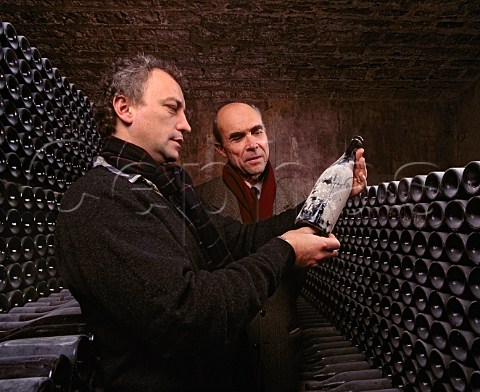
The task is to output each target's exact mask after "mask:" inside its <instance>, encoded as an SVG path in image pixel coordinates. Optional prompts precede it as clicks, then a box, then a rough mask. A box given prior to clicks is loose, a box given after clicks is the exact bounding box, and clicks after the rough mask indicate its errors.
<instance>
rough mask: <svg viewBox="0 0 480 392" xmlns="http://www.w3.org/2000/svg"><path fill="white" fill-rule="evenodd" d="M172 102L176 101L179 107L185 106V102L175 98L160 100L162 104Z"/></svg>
mask: <svg viewBox="0 0 480 392" xmlns="http://www.w3.org/2000/svg"><path fill="white" fill-rule="evenodd" d="M171 101H174V102H175V103H176V104H177V105H178V106H183V102H182V101H180V100H179V99H177V98H175V97H167V98H163V99H161V100H160V102H161V103H162V104H166V103H169V102H171Z"/></svg>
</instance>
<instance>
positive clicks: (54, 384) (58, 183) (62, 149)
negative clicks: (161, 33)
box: [0, 21, 99, 391]
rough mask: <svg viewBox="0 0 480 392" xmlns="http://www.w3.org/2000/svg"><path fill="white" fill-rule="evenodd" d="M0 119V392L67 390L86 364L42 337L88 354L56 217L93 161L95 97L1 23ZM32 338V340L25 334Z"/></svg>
mask: <svg viewBox="0 0 480 392" xmlns="http://www.w3.org/2000/svg"><path fill="white" fill-rule="evenodd" d="M0 125H1V128H0V178H1V181H0V313H4V314H0V357H1V358H2V359H1V360H0V389H1V390H20V389H21V390H37V389H38V390H42V391H43V390H45V391H47V390H48V391H49V390H70V389H69V388H70V387H71V386H72V385H73V384H72V383H73V382H74V381H72V380H74V379H75V377H74V368H75V366H77V365H80V363H79V362H78V361H76V360H72V358H73V357H71V356H70V357H69V358H68V359H70V360H71V361H70V362H71V366H70V367H69V366H64V365H65V360H66V359H67V358H65V356H67V357H68V356H69V355H67V352H61V350H63V349H64V348H65V345H59V349H58V350H57V351H55V349H53V348H52V347H55V344H54V343H53V341H54V340H55V339H53V340H52V342H50V343H48V342H46V340H45V339H47V337H46V336H47V335H56V336H55V338H56V340H57V341H58V340H59V339H60V338H61V337H62V336H63V335H69V339H73V340H72V341H73V342H74V343H72V344H71V347H72V349H71V351H72V352H77V351H78V350H80V351H82V352H84V351H85V345H86V344H85V342H84V340H85V337H86V335H85V334H84V333H85V331H86V330H85V328H84V324H83V319H82V317H81V311H80V307H79V306H78V303H77V302H76V300H75V299H74V298H73V297H72V296H71V294H70V293H69V291H68V288H65V287H64V283H63V281H62V278H61V276H60V275H59V273H58V270H57V260H56V255H55V241H54V234H55V223H56V219H57V213H58V208H59V203H60V200H61V196H62V194H63V192H65V190H66V189H67V188H68V187H69V186H70V185H71V184H72V183H73V182H74V181H76V180H77V179H78V178H79V177H80V176H82V175H83V174H85V172H86V171H87V170H88V169H89V168H90V167H91V165H92V161H93V158H94V157H95V156H96V154H97V150H98V144H99V137H98V133H97V131H96V128H95V123H94V120H93V114H92V105H91V103H90V101H89V99H88V97H86V96H85V94H84V93H83V92H82V91H81V90H78V89H77V88H76V86H75V85H74V84H73V83H70V82H69V80H68V79H67V77H65V76H62V75H61V73H60V71H59V70H58V69H57V68H55V67H54V66H53V65H52V63H51V62H50V61H49V59H48V58H46V57H42V55H41V53H40V51H39V49H37V48H36V47H33V46H31V45H30V43H29V41H28V40H27V38H26V37H25V36H21V35H18V34H17V31H16V29H15V28H14V26H13V25H12V24H10V23H8V22H2V21H0ZM50 316H51V317H50ZM50 322H53V323H54V324H55V325H50V326H49V328H47V325H48V324H49V323H50ZM75 334H77V335H78V336H77V338H76V339H74V335H75ZM37 335H38V336H37ZM27 337H28V338H30V339H34V340H33V341H30V342H27V341H26V340H25V339H20V338H27ZM10 339H11V340H10ZM35 339H40V340H38V341H37V340H35ZM42 339H44V340H42ZM62 339H63V340H65V339H66V338H65V337H63V338H62ZM47 340H48V339H47ZM67 340H68V339H67ZM75 342H76V343H75ZM16 345H17V346H18V347H16ZM80 345H81V346H82V347H83V348H81V347H80ZM27 346H29V347H30V348H29V349H28V350H30V351H28V350H27V349H25V347H27ZM47 346H48V347H50V348H49V351H48V350H47V351H48V353H46V352H44V351H45V350H43V349H41V347H47ZM9 347H10V348H9ZM12 347H13V349H12ZM19 347H23V348H19ZM62 347H63V348H62ZM59 350H60V351H59ZM27 351H28V353H27ZM87 351H88V350H87ZM23 352H25V357H22V358H23V359H22V358H20V357H19V356H20V355H21V353H23ZM12 353H16V354H15V356H12V355H13V354H12ZM90 354H91V352H89V354H88V355H90ZM22 355H23V354H22ZM83 356H84V358H83V359H80V361H84V362H85V364H86V363H87V362H86V354H85V355H83ZM67 362H69V361H67ZM21 363H23V365H21ZM91 363H92V361H91V360H90V359H89V362H88V364H89V365H90V364H91ZM89 369H90V370H91V368H89ZM22 372H23V373H22ZM49 375H50V376H49ZM77 376H78V375H77ZM89 376H90V373H89ZM52 377H53V378H52ZM77 378H78V377H77ZM80 378H81V379H82V382H85V383H87V380H86V379H85V374H83V375H82V376H81V377H80ZM22 383H23V384H22ZM68 383H70V384H69V386H68V387H67V386H66V385H67V384H68ZM80 387H81V385H80V383H77V384H75V388H80ZM28 388H30V389H28ZM35 388H36V389H35ZM82 388H83V387H82Z"/></svg>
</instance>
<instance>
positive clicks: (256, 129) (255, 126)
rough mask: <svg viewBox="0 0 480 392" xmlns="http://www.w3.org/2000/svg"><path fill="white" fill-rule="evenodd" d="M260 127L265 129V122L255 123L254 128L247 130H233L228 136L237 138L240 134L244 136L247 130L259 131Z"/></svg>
mask: <svg viewBox="0 0 480 392" xmlns="http://www.w3.org/2000/svg"><path fill="white" fill-rule="evenodd" d="M259 129H265V127H264V125H263V124H258V125H254V126H253V127H252V128H250V129H247V130H245V131H235V132H232V133H230V134H229V135H228V138H229V139H235V138H238V137H240V136H244V135H245V134H246V133H247V132H256V131H258V130H259Z"/></svg>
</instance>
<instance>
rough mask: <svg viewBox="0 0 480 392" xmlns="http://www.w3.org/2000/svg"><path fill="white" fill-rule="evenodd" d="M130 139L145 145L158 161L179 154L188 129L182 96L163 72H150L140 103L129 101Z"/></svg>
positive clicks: (173, 82)
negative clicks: (130, 102) (130, 113)
mask: <svg viewBox="0 0 480 392" xmlns="http://www.w3.org/2000/svg"><path fill="white" fill-rule="evenodd" d="M130 110H131V112H132V117H131V119H132V122H131V124H130V131H129V135H130V138H129V140H128V141H129V142H131V143H133V144H136V145H137V146H140V147H142V148H143V149H145V150H146V151H147V152H148V153H149V154H150V155H151V156H152V158H153V159H154V160H155V161H156V162H158V163H165V162H174V161H177V160H178V159H179V157H180V150H181V147H182V144H183V141H184V139H183V136H184V134H185V133H189V132H190V131H191V128H190V125H189V123H188V121H187V119H186V117H185V99H184V97H183V92H182V89H181V87H180V86H179V85H178V83H177V82H176V81H175V80H174V79H173V78H172V77H171V76H170V75H169V74H167V73H166V72H164V71H161V70H159V69H155V70H153V71H152V72H151V73H150V77H149V79H148V81H147V83H146V86H145V91H144V94H143V104H140V105H132V106H131V107H130Z"/></svg>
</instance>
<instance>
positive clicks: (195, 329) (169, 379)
mask: <svg viewBox="0 0 480 392" xmlns="http://www.w3.org/2000/svg"><path fill="white" fill-rule="evenodd" d="M296 213H297V211H296V210H294V209H292V210H290V211H288V212H286V213H284V214H281V215H279V216H276V217H274V218H272V219H269V220H267V221H264V222H261V223H259V224H255V225H242V224H240V223H238V222H237V221H235V220H233V219H230V218H225V217H222V216H221V215H218V214H217V215H213V216H212V219H213V220H214V224H215V225H216V226H217V227H218V228H219V230H220V232H221V235H222V236H223V238H224V239H225V241H226V243H227V246H228V247H229V249H230V251H231V253H232V255H233V257H234V259H235V260H237V261H235V262H233V263H231V264H229V265H227V266H226V267H225V268H223V269H219V270H216V271H212V272H210V271H207V270H206V268H205V259H204V256H203V254H202V251H201V248H200V246H199V245H198V244H197V242H196V240H195V237H194V236H193V234H192V233H191V232H190V231H189V229H188V227H187V226H186V225H185V224H184V221H183V218H182V217H181V216H180V215H179V214H178V213H177V211H176V210H175V209H174V208H173V207H172V206H171V205H170V203H169V202H168V201H167V200H166V199H165V198H164V197H163V196H162V195H161V194H159V193H158V192H157V191H155V190H154V189H152V187H151V186H149V185H148V184H147V183H146V182H144V181H143V180H142V179H141V178H140V179H139V180H137V181H136V182H130V181H129V180H128V179H126V178H124V177H119V176H116V175H114V174H113V173H112V172H110V171H109V170H108V169H106V168H104V167H101V166H99V167H95V168H93V169H91V170H90V171H89V172H88V173H87V174H86V175H84V176H83V177H82V178H80V179H79V180H78V181H76V182H75V183H74V184H73V185H72V186H71V187H70V188H69V189H68V190H67V192H66V193H65V194H64V196H63V198H62V204H61V211H60V213H59V217H58V222H57V226H56V252H57V255H58V262H59V271H60V276H62V278H63V279H64V280H65V283H66V287H68V288H69V289H70V291H71V292H72V294H73V295H74V296H75V298H76V299H77V300H78V302H79V303H80V305H81V308H82V314H83V315H84V317H85V320H86V323H87V325H88V326H89V328H90V329H91V331H92V332H93V334H94V337H95V343H96V347H97V350H98V355H99V357H100V360H101V364H102V365H103V368H104V374H105V384H106V387H105V390H106V391H109V390H115V391H133V390H138V391H193V390H195V391H199V390H200V391H203V390H205V391H206V390H209V391H227V390H229V391H236V390H241V389H240V388H238V387H236V385H235V383H236V382H237V380H235V379H234V378H233V377H231V373H230V370H231V368H232V367H235V365H236V364H235V354H234V353H235V342H236V339H237V336H238V334H239V332H240V331H242V330H243V329H244V328H245V325H246V324H248V323H249V322H250V321H251V320H252V319H253V317H254V316H255V314H256V313H257V312H258V311H259V309H260V307H261V306H262V304H263V303H264V302H265V301H266V299H267V298H268V297H269V296H270V295H271V294H272V293H273V292H274V291H275V289H276V287H277V284H278V282H279V280H280V277H281V276H282V273H283V271H284V269H285V267H286V266H287V265H289V264H291V263H293V260H294V252H293V249H292V248H291V246H290V245H289V244H287V243H286V242H285V241H283V240H281V239H277V238H275V237H276V236H277V235H280V234H281V233H283V232H285V231H286V230H288V229H291V228H292V222H293V220H294V217H295V215H296ZM232 353H233V355H232ZM232 384H233V385H232Z"/></svg>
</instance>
